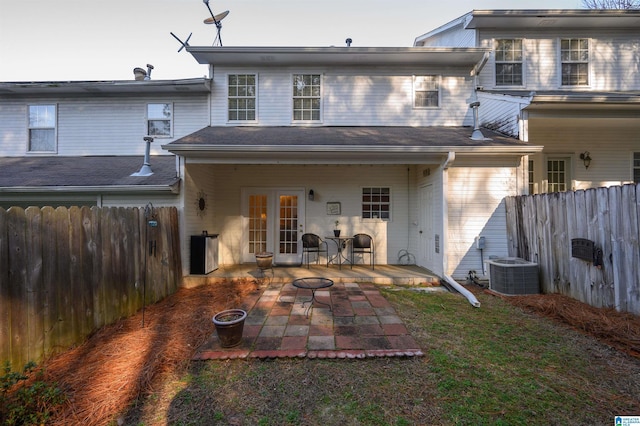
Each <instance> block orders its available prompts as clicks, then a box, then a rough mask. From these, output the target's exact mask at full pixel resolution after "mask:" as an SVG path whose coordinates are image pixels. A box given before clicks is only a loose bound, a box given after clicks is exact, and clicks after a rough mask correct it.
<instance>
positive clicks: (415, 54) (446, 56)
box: [187, 46, 486, 66]
mask: <svg viewBox="0 0 640 426" xmlns="http://www.w3.org/2000/svg"><path fill="white" fill-rule="evenodd" d="M187 51H188V52H189V53H191V55H193V57H194V58H195V59H196V61H198V62H199V63H201V64H212V65H214V66H215V65H226V66H324V65H345V66H354V65H355V66H378V65H395V66H399V65H441V66H473V65H475V64H477V63H478V62H479V61H480V60H481V59H482V57H483V55H484V53H485V51H486V49H484V48H424V47H227V46H224V47H223V46H214V47H211V46H206V47H197V46H189V47H187Z"/></svg>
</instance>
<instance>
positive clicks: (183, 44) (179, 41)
mask: <svg viewBox="0 0 640 426" xmlns="http://www.w3.org/2000/svg"><path fill="white" fill-rule="evenodd" d="M169 34H171V35H172V36H173V38H175V39H176V40H178V43H180V44H181V45H182V46H180V49H178V52H180V51H181V50H182V49H184V48H185V47H189V39H190V38H191V36H192V35H193V33H189V37H187V39H186V40H185V41H182V40H180V39H179V38H178V36H177V35H175V34H174V33H169Z"/></svg>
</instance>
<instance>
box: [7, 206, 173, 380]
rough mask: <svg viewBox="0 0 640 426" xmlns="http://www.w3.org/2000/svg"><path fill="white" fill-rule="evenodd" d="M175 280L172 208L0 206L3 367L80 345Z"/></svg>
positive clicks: (159, 295)
mask: <svg viewBox="0 0 640 426" xmlns="http://www.w3.org/2000/svg"><path fill="white" fill-rule="evenodd" d="M181 276H182V268H181V262H180V240H179V235H178V213H177V210H176V208H174V207H170V208H167V207H163V208H155V209H154V208H152V207H151V206H150V205H149V206H147V208H144V209H138V208H99V207H91V208H89V207H71V208H65V207H59V208H56V209H54V208H52V207H45V208H42V209H40V208H39V207H29V208H27V209H26V210H24V209H22V208H18V207H11V208H10V209H9V210H4V209H2V208H0V362H1V363H4V361H9V362H11V366H12V368H13V369H14V370H19V369H21V368H22V366H23V365H24V364H25V363H26V362H27V361H29V360H33V361H36V362H40V361H41V360H42V359H43V358H44V357H46V356H49V355H52V354H55V353H57V352H61V351H63V350H66V349H68V348H69V347H71V346H74V345H77V344H79V343H81V342H82V341H83V340H84V339H85V338H86V337H87V336H89V335H90V334H91V333H92V332H93V331H95V330H97V329H98V328H100V327H102V326H104V325H107V324H110V323H112V322H114V321H115V320H117V319H119V318H121V317H126V316H129V315H132V314H133V313H135V312H136V311H138V310H139V309H140V308H142V307H143V305H144V304H150V303H154V302H156V301H158V300H160V299H162V298H164V297H165V296H167V295H169V294H171V293H173V292H174V291H175V290H176V289H177V288H178V286H179V284H180V280H181Z"/></svg>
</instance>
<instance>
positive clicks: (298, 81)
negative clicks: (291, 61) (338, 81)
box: [293, 74, 322, 121]
mask: <svg viewBox="0 0 640 426" xmlns="http://www.w3.org/2000/svg"><path fill="white" fill-rule="evenodd" d="M321 80H322V79H321V77H320V74H294V75H293V120H294V121H318V120H320V104H321V103H320V98H321V84H322V83H321Z"/></svg>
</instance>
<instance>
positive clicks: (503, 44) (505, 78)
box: [495, 39, 523, 86]
mask: <svg viewBox="0 0 640 426" xmlns="http://www.w3.org/2000/svg"><path fill="white" fill-rule="evenodd" d="M495 55H496V57H495V66H496V86H522V59H523V55H522V39H506V40H496V50H495Z"/></svg>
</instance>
